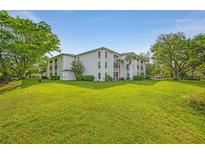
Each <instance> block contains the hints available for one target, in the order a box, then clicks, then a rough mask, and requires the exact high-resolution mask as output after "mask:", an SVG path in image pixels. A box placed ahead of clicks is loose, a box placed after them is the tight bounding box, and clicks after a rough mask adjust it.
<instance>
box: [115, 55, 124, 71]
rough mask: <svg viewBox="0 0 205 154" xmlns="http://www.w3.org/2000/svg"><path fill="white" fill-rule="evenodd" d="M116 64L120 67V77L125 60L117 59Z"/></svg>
mask: <svg viewBox="0 0 205 154" xmlns="http://www.w3.org/2000/svg"><path fill="white" fill-rule="evenodd" d="M116 63H117V65H118V66H119V75H120V68H121V65H123V64H124V60H123V59H117V60H116Z"/></svg>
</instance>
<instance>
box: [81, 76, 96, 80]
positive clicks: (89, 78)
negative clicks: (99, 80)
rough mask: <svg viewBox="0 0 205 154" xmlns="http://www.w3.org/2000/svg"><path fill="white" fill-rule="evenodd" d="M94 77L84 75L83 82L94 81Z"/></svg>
mask: <svg viewBox="0 0 205 154" xmlns="http://www.w3.org/2000/svg"><path fill="white" fill-rule="evenodd" d="M94 79H95V77H94V76H93V75H84V76H83V81H94Z"/></svg>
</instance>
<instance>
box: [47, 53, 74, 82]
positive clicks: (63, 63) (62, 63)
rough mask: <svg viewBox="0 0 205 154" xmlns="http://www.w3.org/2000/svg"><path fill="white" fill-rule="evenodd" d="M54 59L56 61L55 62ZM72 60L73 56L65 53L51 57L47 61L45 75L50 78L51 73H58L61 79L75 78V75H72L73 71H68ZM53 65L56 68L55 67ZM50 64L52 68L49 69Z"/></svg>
mask: <svg viewBox="0 0 205 154" xmlns="http://www.w3.org/2000/svg"><path fill="white" fill-rule="evenodd" d="M56 59H57V62H55V60H56ZM73 60H74V57H73V56H69V55H65V54H60V55H59V56H56V57H53V58H51V59H50V60H49V62H48V68H47V76H48V77H49V78H50V77H51V75H59V76H60V79H61V80H73V79H75V77H73V73H72V72H69V71H70V70H71V63H72V62H73ZM51 62H52V63H51ZM55 65H56V67H57V69H55ZM50 66H52V70H50ZM63 72H64V73H63ZM65 72H66V73H65ZM65 74H66V75H65ZM63 76H64V78H63Z"/></svg>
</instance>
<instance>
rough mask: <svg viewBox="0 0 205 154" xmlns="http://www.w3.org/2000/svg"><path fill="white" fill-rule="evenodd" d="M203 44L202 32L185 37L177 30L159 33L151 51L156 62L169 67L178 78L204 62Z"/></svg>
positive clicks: (204, 50) (204, 49)
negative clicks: (175, 31)
mask: <svg viewBox="0 0 205 154" xmlns="http://www.w3.org/2000/svg"><path fill="white" fill-rule="evenodd" d="M204 46H205V35H204V34H199V35H196V36H194V37H193V38H187V37H186V36H185V34H184V33H181V32H178V33H170V34H162V35H160V36H159V37H158V39H157V40H156V42H155V43H154V44H153V45H152V46H151V52H152V54H153V59H154V60H155V61H156V62H157V63H159V64H162V65H165V66H167V67H169V68H170V69H171V71H172V72H171V73H172V76H173V78H174V79H180V78H183V77H184V76H185V75H186V74H187V72H189V71H191V70H192V71H194V70H195V69H196V68H197V67H198V66H200V65H201V64H202V63H204V56H205V48H204ZM193 77H194V76H193Z"/></svg>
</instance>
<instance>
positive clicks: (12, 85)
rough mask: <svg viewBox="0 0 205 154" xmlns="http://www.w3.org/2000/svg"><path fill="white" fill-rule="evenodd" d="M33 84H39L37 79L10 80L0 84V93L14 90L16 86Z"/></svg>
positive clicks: (22, 86)
mask: <svg viewBox="0 0 205 154" xmlns="http://www.w3.org/2000/svg"><path fill="white" fill-rule="evenodd" d="M35 84H39V82H38V80H37V79H29V80H18V81H13V82H10V83H8V84H2V85H0V95H2V94H4V93H6V92H9V91H11V90H15V89H18V88H26V87H30V86H32V85H35Z"/></svg>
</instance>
